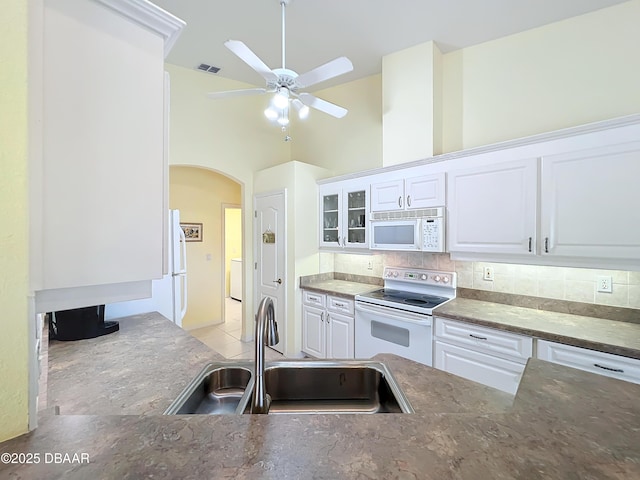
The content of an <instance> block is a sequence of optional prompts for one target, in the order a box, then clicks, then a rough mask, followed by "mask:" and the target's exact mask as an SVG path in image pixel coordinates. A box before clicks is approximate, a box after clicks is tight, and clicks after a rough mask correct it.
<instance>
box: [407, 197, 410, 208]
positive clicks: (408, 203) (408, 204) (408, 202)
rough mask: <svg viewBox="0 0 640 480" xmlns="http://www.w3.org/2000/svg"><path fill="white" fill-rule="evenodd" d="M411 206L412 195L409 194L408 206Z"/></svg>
mask: <svg viewBox="0 0 640 480" xmlns="http://www.w3.org/2000/svg"><path fill="white" fill-rule="evenodd" d="M410 206H411V195H407V207H410Z"/></svg>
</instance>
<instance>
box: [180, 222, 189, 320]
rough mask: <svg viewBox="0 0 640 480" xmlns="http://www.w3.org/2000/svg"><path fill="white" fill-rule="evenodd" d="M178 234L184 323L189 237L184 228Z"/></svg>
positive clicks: (181, 308)
mask: <svg viewBox="0 0 640 480" xmlns="http://www.w3.org/2000/svg"><path fill="white" fill-rule="evenodd" d="M178 234H179V235H180V273H181V274H182V275H180V277H182V278H181V280H182V284H183V287H182V288H181V289H180V290H181V291H182V295H181V296H180V300H181V301H182V300H183V299H184V301H183V302H182V304H181V305H180V325H182V319H183V318H184V315H185V313H187V238H186V236H185V234H184V231H183V230H182V228H178Z"/></svg>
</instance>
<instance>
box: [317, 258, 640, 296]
mask: <svg viewBox="0 0 640 480" xmlns="http://www.w3.org/2000/svg"><path fill="white" fill-rule="evenodd" d="M389 265H391V266H394V267H415V268H426V269H431V270H444V271H455V272H456V273H457V274H458V275H457V276H458V286H459V287H462V288H472V289H476V290H489V291H494V292H500V293H513V294H516V295H528V296H532V297H542V298H553V299H558V300H568V301H574V302H582V303H594V304H598V305H608V306H615V307H627V308H640V272H628V271H624V270H596V269H590V268H569V267H546V266H537V265H519V264H511V263H487V262H462V261H453V260H451V259H450V258H449V254H425V253H419V252H407V253H404V252H389V253H382V254H375V255H358V254H333V253H324V252H322V253H320V273H324V272H332V271H335V272H341V273H353V274H356V275H370V276H375V277H382V271H383V269H384V267H385V266H389ZM485 266H490V267H493V272H494V278H493V281H487V280H484V279H483V270H484V267H485ZM601 275H604V276H610V277H611V278H612V284H613V288H612V292H611V293H604V292H597V291H596V281H597V277H598V276H601Z"/></svg>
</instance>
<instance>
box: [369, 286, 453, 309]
mask: <svg viewBox="0 0 640 480" xmlns="http://www.w3.org/2000/svg"><path fill="white" fill-rule="evenodd" d="M359 297H360V298H361V299H363V300H366V299H373V300H378V301H383V302H385V303H397V304H403V305H411V306H414V307H420V308H423V309H428V310H430V309H432V308H435V307H437V306H438V305H440V304H442V303H444V302H446V301H447V300H449V298H446V297H438V296H436V295H429V294H423V293H413V292H406V291H404V290H393V289H390V288H382V289H380V290H375V291H373V292H369V293H365V294H362V295H359Z"/></svg>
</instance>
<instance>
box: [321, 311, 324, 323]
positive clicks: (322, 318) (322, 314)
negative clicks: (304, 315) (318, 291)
mask: <svg viewBox="0 0 640 480" xmlns="http://www.w3.org/2000/svg"><path fill="white" fill-rule="evenodd" d="M320 321H321V322H324V312H322V313H321V314H320Z"/></svg>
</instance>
